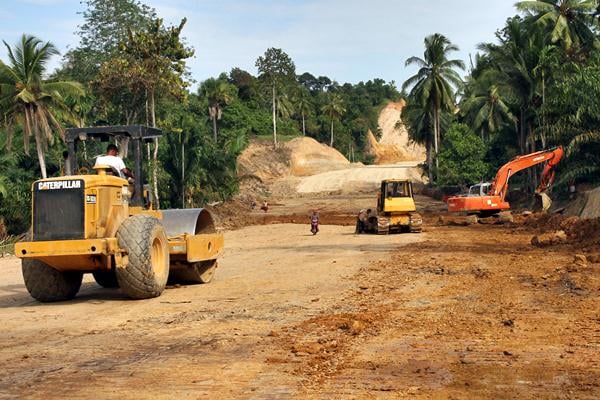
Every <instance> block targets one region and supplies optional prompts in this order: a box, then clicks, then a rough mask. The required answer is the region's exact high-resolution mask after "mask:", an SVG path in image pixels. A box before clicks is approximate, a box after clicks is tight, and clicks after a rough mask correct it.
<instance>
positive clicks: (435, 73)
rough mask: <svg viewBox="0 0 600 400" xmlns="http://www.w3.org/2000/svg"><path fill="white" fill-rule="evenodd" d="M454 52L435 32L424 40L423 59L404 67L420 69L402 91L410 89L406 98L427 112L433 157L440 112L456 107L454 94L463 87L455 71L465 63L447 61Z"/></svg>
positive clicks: (436, 143) (448, 42) (413, 59)
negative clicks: (431, 135) (430, 118)
mask: <svg viewBox="0 0 600 400" xmlns="http://www.w3.org/2000/svg"><path fill="white" fill-rule="evenodd" d="M453 51H458V47H457V46H456V45H454V44H452V43H451V42H450V41H449V40H448V38H446V37H445V36H444V35H441V34H439V33H436V34H433V35H430V36H427V37H426V38H425V52H424V57H423V58H420V57H410V58H408V59H407V60H406V66H409V65H412V64H415V65H417V66H418V67H419V68H420V69H419V71H418V72H417V73H416V74H415V75H413V76H411V77H410V78H408V79H407V80H406V82H404V84H403V85H402V90H406V89H407V88H409V87H411V88H412V89H411V91H410V93H409V96H410V97H411V98H412V99H415V100H417V101H418V102H419V104H420V105H421V106H422V107H424V108H428V109H429V110H430V113H431V117H432V122H433V146H434V150H435V152H434V154H435V155H437V153H438V147H439V143H440V140H441V126H440V120H441V113H442V111H444V110H453V109H454V108H455V107H456V105H455V102H454V91H455V89H456V88H458V87H460V86H461V85H462V81H461V79H460V76H459V75H458V73H457V72H456V70H455V68H459V69H463V70H464V69H465V64H464V62H462V61H461V60H449V59H448V55H449V53H450V52H453ZM436 165H437V157H436Z"/></svg>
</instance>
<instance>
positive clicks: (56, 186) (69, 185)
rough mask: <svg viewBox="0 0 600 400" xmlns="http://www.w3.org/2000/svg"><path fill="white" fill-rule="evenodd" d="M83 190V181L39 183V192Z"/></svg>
mask: <svg viewBox="0 0 600 400" xmlns="http://www.w3.org/2000/svg"><path fill="white" fill-rule="evenodd" d="M60 189H81V181H80V180H76V181H75V180H74V181H51V182H39V183H38V190H60Z"/></svg>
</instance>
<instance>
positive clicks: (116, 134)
mask: <svg viewBox="0 0 600 400" xmlns="http://www.w3.org/2000/svg"><path fill="white" fill-rule="evenodd" d="M161 136H162V131H161V130H160V129H158V128H150V127H148V126H144V125H118V126H95V127H91V128H69V129H67V130H66V131H65V140H66V142H67V143H72V142H75V141H78V140H80V141H85V140H88V139H93V140H94V139H95V140H98V139H99V140H100V141H102V142H108V141H109V140H111V139H114V138H123V137H126V138H130V139H134V140H143V141H144V142H151V141H153V140H154V139H156V138H159V137H161Z"/></svg>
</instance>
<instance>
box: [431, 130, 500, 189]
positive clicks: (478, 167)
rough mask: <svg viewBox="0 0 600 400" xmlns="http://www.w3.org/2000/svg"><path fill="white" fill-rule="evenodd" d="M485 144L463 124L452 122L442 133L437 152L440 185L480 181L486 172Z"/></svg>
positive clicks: (487, 169) (487, 166)
mask: <svg viewBox="0 0 600 400" xmlns="http://www.w3.org/2000/svg"><path fill="white" fill-rule="evenodd" d="M486 152H487V149H486V145H485V144H484V142H483V140H481V138H480V137H479V136H477V135H476V134H475V133H474V132H473V130H471V129H470V128H469V127H468V126H467V125H465V124H458V123H454V124H452V125H451V126H450V128H449V129H448V131H447V132H446V134H445V135H444V141H443V146H442V150H441V151H440V152H439V154H438V160H439V170H438V173H437V177H438V184H440V185H468V184H472V183H474V182H480V181H481V180H482V179H483V178H484V177H485V176H486V175H487V173H488V171H489V165H488V164H486V163H485V162H484V158H485V154H486Z"/></svg>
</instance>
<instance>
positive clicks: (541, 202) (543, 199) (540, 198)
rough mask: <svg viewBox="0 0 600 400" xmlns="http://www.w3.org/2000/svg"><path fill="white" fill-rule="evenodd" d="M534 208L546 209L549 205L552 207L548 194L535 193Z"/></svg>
mask: <svg viewBox="0 0 600 400" xmlns="http://www.w3.org/2000/svg"><path fill="white" fill-rule="evenodd" d="M535 203H536V204H535V207H534V208H535V210H536V211H544V212H546V211H548V210H550V207H552V199H551V198H550V196H548V194H546V193H545V192H544V193H536V195H535Z"/></svg>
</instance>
